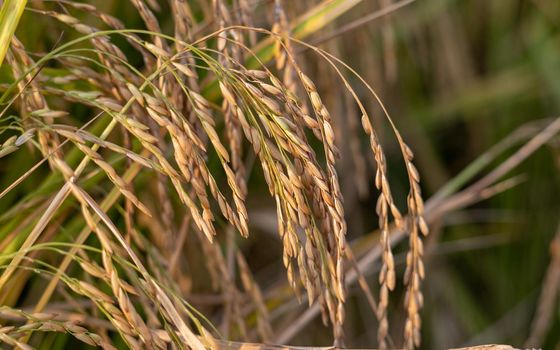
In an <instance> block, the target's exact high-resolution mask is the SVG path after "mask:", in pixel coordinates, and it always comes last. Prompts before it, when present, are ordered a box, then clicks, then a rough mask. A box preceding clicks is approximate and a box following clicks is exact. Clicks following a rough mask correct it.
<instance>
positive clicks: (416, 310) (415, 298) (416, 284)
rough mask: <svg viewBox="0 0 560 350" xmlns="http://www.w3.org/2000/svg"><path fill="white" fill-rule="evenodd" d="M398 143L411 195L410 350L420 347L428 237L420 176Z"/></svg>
mask: <svg viewBox="0 0 560 350" xmlns="http://www.w3.org/2000/svg"><path fill="white" fill-rule="evenodd" d="M399 142H400V143H401V149H402V153H403V155H404V159H405V164H406V168H407V172H408V177H409V183H410V191H409V194H408V197H407V204H408V211H409V217H408V232H409V245H410V248H409V251H408V253H407V255H406V269H405V272H404V283H405V285H406V286H407V289H406V294H405V300H404V304H405V308H406V312H407V318H406V322H405V329H404V340H405V347H406V348H408V349H413V348H414V347H418V346H420V328H421V319H420V309H421V308H422V306H423V304H424V297H423V295H422V291H421V289H420V285H421V283H422V280H423V279H424V277H425V270H424V262H423V260H422V256H423V255H424V246H423V243H422V238H421V235H424V236H425V235H427V234H428V225H427V224H426V221H425V219H424V202H423V200H422V195H421V190H420V185H419V181H420V176H419V174H418V170H417V169H416V167H415V166H414V164H413V163H412V159H413V158H414V155H413V153H412V151H411V150H410V148H409V147H408V146H407V145H406V144H405V143H404V141H403V140H402V139H401V138H400V136H399Z"/></svg>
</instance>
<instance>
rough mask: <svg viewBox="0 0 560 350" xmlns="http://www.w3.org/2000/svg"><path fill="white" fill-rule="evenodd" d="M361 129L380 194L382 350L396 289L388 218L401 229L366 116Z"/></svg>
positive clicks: (379, 150) (379, 314)
mask: <svg viewBox="0 0 560 350" xmlns="http://www.w3.org/2000/svg"><path fill="white" fill-rule="evenodd" d="M362 127H363V129H364V131H365V132H366V134H367V135H368V136H369V140H370V147H371V150H372V153H373V155H374V158H375V163H376V165H377V169H376V174H375V186H376V188H377V189H378V191H379V197H378V199H377V205H376V212H377V215H378V218H379V229H380V231H381V237H380V239H379V243H380V245H381V249H382V252H383V253H382V255H381V261H382V265H381V270H380V272H379V284H380V285H381V286H380V291H379V304H378V307H377V318H378V320H379V328H378V331H377V341H378V346H379V347H380V348H382V349H384V348H386V347H387V336H388V333H389V321H388V318H387V306H388V305H389V292H390V291H392V290H393V289H394V288H395V284H396V277H395V263H394V259H393V253H392V250H391V243H390V241H389V231H390V227H389V220H390V215H392V216H393V218H394V219H395V222H396V225H397V227H401V226H402V223H401V222H402V218H401V214H400V212H399V211H398V209H397V208H396V206H395V204H394V202H393V196H392V193H391V189H390V186H389V182H388V180H387V173H386V172H387V165H386V161H385V154H384V152H383V149H382V148H381V145H380V144H379V141H378V138H377V135H376V133H375V130H374V129H373V126H372V125H371V121H370V119H369V116H368V115H367V114H365V113H364V114H363V115H362Z"/></svg>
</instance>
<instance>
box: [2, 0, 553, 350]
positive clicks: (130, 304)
mask: <svg viewBox="0 0 560 350" xmlns="http://www.w3.org/2000/svg"><path fill="white" fill-rule="evenodd" d="M364 3H365V2H362V1H360V0H331V1H310V2H306V3H303V2H302V3H299V2H290V1H282V0H274V1H251V0H234V1H226V0H212V1H197V0H192V1H187V0H169V1H157V0H130V1H125V0H120V1H106V2H105V1H90V2H78V1H71V0H48V1H47V0H41V1H29V3H27V2H26V1H9V0H5V1H4V2H3V4H2V10H1V12H0V44H1V46H0V63H2V60H3V62H4V63H3V65H2V70H1V72H0V77H1V84H2V85H1V90H0V92H1V94H2V95H1V98H0V102H1V111H2V112H1V114H0V118H1V119H0V144H1V146H0V169H2V172H1V174H0V180H1V182H2V187H1V188H0V191H1V192H0V210H1V213H0V222H1V224H0V247H1V250H2V252H1V257H0V259H1V265H2V269H1V274H0V304H1V307H0V325H1V328H0V341H1V342H2V343H3V344H5V345H6V346H12V347H14V348H22V349H32V348H38V349H43V348H52V347H55V348H61V349H63V348H64V349H65V348H81V347H83V346H86V345H88V346H93V347H101V348H104V349H126V348H132V349H183V348H189V349H190V348H192V349H221V348H223V349H229V348H246V347H251V348H263V349H265V348H275V346H274V345H273V344H293V341H294V338H295V337H296V335H297V334H298V333H299V332H301V331H302V330H304V329H306V327H308V324H309V323H312V322H313V320H314V318H315V316H318V315H321V320H322V323H323V325H324V327H326V328H317V327H321V326H319V325H315V326H313V329H315V332H310V333H309V334H308V335H309V336H308V338H307V341H311V342H313V343H309V344H303V345H310V346H311V345H312V346H325V347H328V346H330V345H332V346H334V347H336V348H343V347H358V346H364V342H362V341H360V340H358V339H356V337H355V334H356V329H357V328H359V327H364V328H365V329H364V332H365V333H366V334H368V336H367V342H366V343H367V345H365V346H367V347H369V348H374V347H375V348H383V349H385V348H406V349H414V348H419V347H421V346H423V345H422V338H423V333H426V330H425V328H423V327H422V323H423V322H422V318H421V311H422V309H423V307H424V304H425V302H424V300H425V294H424V293H423V284H424V283H423V281H424V280H425V278H426V275H428V276H429V273H430V272H429V271H428V272H426V270H427V269H426V267H425V263H424V261H425V258H424V256H425V255H426V252H432V250H430V248H431V249H435V248H437V247H438V246H437V243H438V242H437V240H438V236H440V235H441V221H442V218H445V217H446V215H449V214H450V213H453V212H457V211H459V210H462V209H464V208H466V207H467V206H470V205H473V204H475V203H478V202H480V201H483V200H486V199H488V198H491V197H494V196H495V195H497V194H499V193H501V192H504V191H507V190H509V189H511V188H514V187H516V186H517V185H518V184H519V183H520V181H521V179H520V178H519V177H512V178H507V179H505V180H504V179H503V177H504V176H505V175H507V174H508V173H509V172H510V171H511V170H512V169H514V168H516V167H517V166H519V165H520V164H521V163H522V162H523V161H524V160H525V159H527V158H528V157H529V156H531V155H532V154H533V153H534V152H536V151H537V150H538V149H540V148H541V146H543V145H547V144H550V143H551V142H552V140H553V139H554V137H555V135H556V134H557V133H558V131H560V119H553V120H550V121H549V120H547V121H545V122H544V123H539V124H538V125H535V126H534V127H531V128H521V129H519V131H518V132H516V133H511V135H510V136H509V137H507V138H505V139H504V140H503V141H501V142H499V143H497V144H496V145H495V146H494V147H493V148H490V150H489V151H487V152H486V153H483V155H482V156H480V157H479V158H478V159H476V160H475V161H473V162H471V163H470V165H468V166H467V167H466V168H465V169H464V170H463V171H459V172H458V174H457V175H456V176H455V177H454V178H452V179H451V180H449V181H447V182H446V183H445V184H443V185H441V186H440V187H439V188H438V189H437V190H436V191H432V190H431V188H432V187H430V185H429V184H428V185H426V184H424V177H427V178H428V181H431V180H432V179H431V177H432V176H433V175H432V173H430V172H425V171H422V173H423V178H422V179H421V178H420V175H419V174H420V173H421V171H419V170H418V169H417V164H416V163H417V160H416V158H415V154H417V153H418V151H416V149H415V147H414V145H412V143H410V142H409V141H408V140H409V137H408V136H407V133H403V132H402V130H403V128H406V127H407V122H406V121H405V120H404V119H403V118H402V117H395V115H396V114H395V113H393V111H392V109H391V108H389V107H388V106H386V105H385V104H384V100H385V97H384V96H386V95H387V94H388V92H385V91H382V90H380V89H379V88H378V87H377V85H376V84H374V81H373V80H372V79H371V78H368V77H367V76H366V74H369V73H370V71H368V70H365V71H364V72H362V71H361V69H360V68H363V65H361V64H360V63H359V62H355V61H359V60H360V59H367V57H365V58H364V57H362V56H366V55H368V54H370V53H366V52H365V51H367V50H365V48H364V52H361V49H362V48H358V47H353V50H352V49H351V51H352V52H354V54H353V55H352V56H350V57H349V58H347V55H345V54H344V53H345V51H346V50H347V49H348V48H345V47H344V42H343V41H342V40H334V41H333V40H332V39H333V38H334V39H337V38H339V37H340V36H341V35H345V32H347V31H353V30H354V29H355V28H357V27H359V26H361V25H364V24H366V23H367V22H368V21H380V23H382V24H383V28H382V30H381V43H382V52H383V62H384V65H385V66H384V70H383V72H384V73H383V74H385V78H384V79H386V80H387V81H389V82H393V83H394V82H395V81H397V80H399V79H400V74H401V71H400V69H399V67H398V66H397V65H396V64H397V63H398V62H399V61H398V60H396V55H397V35H398V33H397V31H396V30H395V28H397V27H396V26H393V25H392V24H391V22H390V21H391V18H393V17H391V16H393V15H396V14H398V13H400V11H401V10H403V9H404V10H408V9H409V6H412V5H410V4H411V3H412V1H406V0H405V1H401V2H391V1H379V6H377V5H376V6H375V7H374V8H373V9H372V8H371V7H372V6H371V4H364ZM415 6H416V5H415ZM24 8H25V14H24V16H23V17H22V19H21V21H20V16H21V13H22V12H23V10H24ZM360 8H362V9H363V8H367V9H372V11H371V12H369V13H368V14H367V15H366V17H363V18H362V19H359V18H358V19H357V20H355V21H354V22H350V24H347V25H343V26H340V25H339V24H340V23H341V22H343V20H344V19H345V18H348V17H349V16H352V15H355V14H356V13H358V14H359V9H360ZM416 8H417V7H414V9H416ZM411 11H412V10H411ZM18 22H19V24H18ZM16 27H18V30H17V31H16ZM14 33H15V34H14ZM34 36H38V37H37V38H34ZM356 49H358V50H356ZM370 52H371V50H370ZM4 56H5V58H4ZM341 56H342V58H341ZM354 67H355V68H354ZM383 86H385V85H383ZM412 139H414V137H412ZM419 148H420V149H419V151H424V150H423V149H422V148H421V147H419ZM512 149H513V151H512ZM420 163H421V164H422V167H421V168H420V170H422V169H423V168H424V164H425V163H424V160H423V158H420ZM490 166H492V168H490ZM488 169H490V170H488ZM434 173H436V171H435V170H434ZM423 188H428V189H429V192H430V193H432V192H433V195H432V196H431V197H430V199H429V200H427V201H426V203H424V200H423V196H422V189H423ZM358 207H361V208H362V209H358ZM358 210H359V211H362V212H364V213H367V214H366V215H367V217H363V216H362V214H360V215H359V216H357V215H355V212H356V211H358ZM364 230H365V231H364ZM430 231H432V232H434V231H435V234H434V235H433V236H432V235H429V232H430ZM368 232H370V233H368ZM432 237H434V238H432ZM425 242H428V244H430V243H431V245H429V246H428V248H427V249H424V244H425ZM434 247H435V248H434ZM551 266H552V265H551ZM550 269H552V267H551V268H550ZM372 274H373V275H374V276H375V277H373V276H372ZM549 276H554V272H549V275H547V281H548V282H547V283H548V285H549V287H547V290H550V289H554V288H555V287H554V286H555V285H556V288H557V285H558V282H555V278H554V277H549ZM433 283H436V282H433ZM549 294H550V293H549ZM547 295H548V294H547ZM543 298H544V299H546V300H548V302H546V300H545V301H541V306H540V310H545V309H547V307H546V306H547V305H550V303H551V302H552V303H553V301H550V300H551V297H546V295H544V296H543ZM544 299H543V300H544ZM553 299H554V296H553V297H552V300H553ZM543 305H544V306H543ZM543 314H545V311H540V312H539V313H538V315H541V317H540V319H541V321H539V322H540V324H543V323H544V325H545V326H542V325H540V326H535V327H536V328H535V329H537V331H536V332H537V333H536V334H535V333H534V332H533V336H532V338H530V340H529V341H528V344H529V346H532V345H533V344H536V342H539V341H542V340H540V339H541V338H542V337H543V336H544V335H540V338H538V337H539V333H538V332H539V331H540V332H541V333H542V330H543V329H545V328H547V327H549V326H548V322H549V321H546V320H544V321H542V319H543V317H547V316H546V315H544V316H543ZM360 319H361V320H362V322H359V320H360ZM537 319H538V318H536V320H537ZM535 322H537V321H535ZM358 323H359V325H358ZM319 329H321V330H319ZM428 331H430V328H428ZM372 335H373V336H372ZM535 339H537V340H535ZM496 340H498V341H500V340H502V339H496ZM428 344H430V343H428ZM431 344H432V346H434V345H433V344H435V343H431ZM456 344H459V345H460V344H461V343H456ZM424 346H430V345H424Z"/></svg>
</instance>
